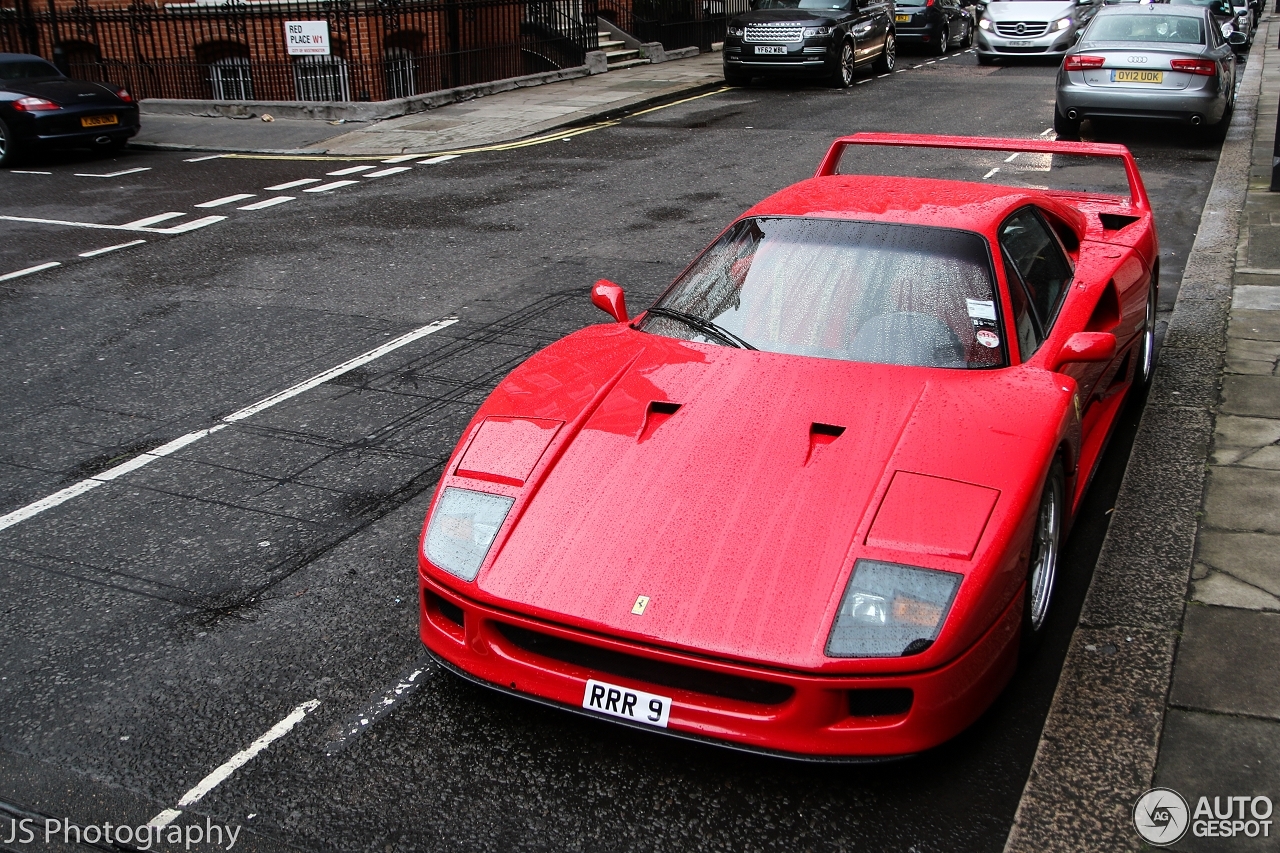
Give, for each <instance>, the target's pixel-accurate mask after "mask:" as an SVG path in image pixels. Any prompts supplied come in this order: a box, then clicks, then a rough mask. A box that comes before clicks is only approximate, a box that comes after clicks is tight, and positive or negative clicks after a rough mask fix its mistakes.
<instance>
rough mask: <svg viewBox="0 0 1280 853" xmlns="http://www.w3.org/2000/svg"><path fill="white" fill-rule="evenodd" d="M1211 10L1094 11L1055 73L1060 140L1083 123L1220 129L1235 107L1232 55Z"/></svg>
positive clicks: (1116, 8)
mask: <svg viewBox="0 0 1280 853" xmlns="http://www.w3.org/2000/svg"><path fill="white" fill-rule="evenodd" d="M1219 1H1220V2H1223V3H1226V4H1227V5H1228V6H1230V0H1219ZM1210 11H1211V10H1209V9H1207V8H1205V7H1202V6H1170V5H1167V4H1163V3H1161V4H1153V5H1138V6H1134V5H1128V4H1126V5H1123V6H1110V7H1107V8H1106V9H1103V10H1102V11H1101V12H1099V13H1098V14H1097V16H1096V17H1094V19H1093V21H1092V22H1091V23H1090V24H1089V26H1088V28H1087V29H1086V30H1085V31H1084V34H1083V35H1082V36H1081V37H1080V42H1079V44H1077V45H1076V46H1075V47H1073V48H1072V49H1071V50H1070V51H1068V52H1067V55H1066V56H1065V57H1063V60H1062V67H1061V68H1060V69H1059V70H1058V89H1057V98H1056V103H1055V104H1054V111H1053V128H1054V130H1056V131H1057V132H1058V137H1059V138H1060V139H1078V138H1079V136H1080V123H1081V122H1082V121H1084V120H1085V119H1086V118H1106V117H1115V118H1139V119H1166V120H1173V121H1180V122H1184V123H1186V124H1190V125H1194V126H1197V127H1210V126H1216V125H1221V126H1222V127H1224V128H1225V126H1226V124H1225V122H1226V121H1227V120H1228V119H1229V118H1230V113H1231V106H1232V104H1233V103H1234V101H1235V94H1236V87H1235V80H1236V57H1235V53H1234V51H1233V50H1232V46H1231V44H1230V43H1229V42H1228V40H1227V38H1226V37H1225V36H1223V34H1222V31H1221V28H1220V27H1219V26H1217V25H1216V24H1215V23H1214V20H1213V17H1212V15H1211V14H1210ZM1238 35H1239V34H1233V37H1238Z"/></svg>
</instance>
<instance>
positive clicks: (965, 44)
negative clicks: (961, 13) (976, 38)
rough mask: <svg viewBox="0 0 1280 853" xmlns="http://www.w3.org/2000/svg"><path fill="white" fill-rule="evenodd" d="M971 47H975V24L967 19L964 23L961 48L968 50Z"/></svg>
mask: <svg viewBox="0 0 1280 853" xmlns="http://www.w3.org/2000/svg"><path fill="white" fill-rule="evenodd" d="M971 47H973V24H971V23H968V22H967V21H966V22H965V25H964V38H962V39H961V40H960V49H961V50H968V49H969V48H971Z"/></svg>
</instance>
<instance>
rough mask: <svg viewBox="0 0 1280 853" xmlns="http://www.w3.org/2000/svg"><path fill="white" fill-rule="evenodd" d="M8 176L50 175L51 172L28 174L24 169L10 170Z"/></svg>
mask: <svg viewBox="0 0 1280 853" xmlns="http://www.w3.org/2000/svg"><path fill="white" fill-rule="evenodd" d="M9 174H10V175H52V174H53V172H30V171H27V170H26V169H10V170H9Z"/></svg>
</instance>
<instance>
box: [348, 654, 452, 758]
mask: <svg viewBox="0 0 1280 853" xmlns="http://www.w3.org/2000/svg"><path fill="white" fill-rule="evenodd" d="M436 670H437V667H436V665H435V663H433V662H432V660H431V658H430V657H429V656H427V655H423V656H422V657H420V658H418V660H416V661H414V662H413V665H412V666H411V667H409V669H408V671H407V672H404V673H402V674H401V675H400V677H399V678H397V679H396V683H395V684H393V685H391V686H390V687H388V688H387V689H386V690H384V691H383V692H382V694H381V695H379V696H377V697H376V698H374V699H373V700H372V701H371V702H369V703H368V705H366V706H365V707H364V708H362V709H361V710H360V712H359V713H358V714H356V715H355V717H353V718H352V719H351V720H350V721H349V722H347V723H346V724H345V725H344V726H343V727H342V733H341V734H339V735H338V736H337V737H336V738H334V739H333V740H332V741H330V742H329V743H327V744H325V746H324V753H325V755H336V754H337V753H339V752H341V751H342V750H343V749H345V748H346V747H347V745H348V744H349V743H351V741H353V740H355V739H356V738H358V737H359V736H360V735H362V734H364V733H365V731H367V730H368V729H369V727H370V726H372V725H373V724H374V723H376V722H378V720H380V719H382V718H383V717H385V716H386V715H387V714H390V713H391V712H392V710H394V709H395V706H396V705H398V704H400V702H402V701H404V700H405V699H407V698H409V696H411V695H412V694H413V693H414V692H415V691H416V690H417V689H418V688H419V687H421V686H422V685H423V684H425V683H426V682H427V681H428V680H430V677H431V675H433V674H434V673H435V672H436Z"/></svg>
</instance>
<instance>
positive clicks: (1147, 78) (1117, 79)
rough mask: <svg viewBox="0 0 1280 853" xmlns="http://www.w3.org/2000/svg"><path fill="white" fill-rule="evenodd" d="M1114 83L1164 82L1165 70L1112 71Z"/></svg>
mask: <svg viewBox="0 0 1280 853" xmlns="http://www.w3.org/2000/svg"><path fill="white" fill-rule="evenodd" d="M1111 82H1112V83H1163V82H1164V72H1163V71H1122V70H1120V69H1118V68H1117V69H1116V70H1115V71H1112V72H1111Z"/></svg>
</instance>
